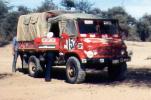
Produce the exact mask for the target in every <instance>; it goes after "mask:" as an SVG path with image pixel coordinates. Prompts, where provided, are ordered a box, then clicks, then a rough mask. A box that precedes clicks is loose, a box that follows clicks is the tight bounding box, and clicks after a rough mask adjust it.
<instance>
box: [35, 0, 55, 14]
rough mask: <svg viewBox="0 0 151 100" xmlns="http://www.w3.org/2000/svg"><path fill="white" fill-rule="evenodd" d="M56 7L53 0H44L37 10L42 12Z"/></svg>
mask: <svg viewBox="0 0 151 100" xmlns="http://www.w3.org/2000/svg"><path fill="white" fill-rule="evenodd" d="M54 9H57V7H56V5H55V4H54V3H53V0H44V2H42V5H41V6H40V7H38V9H37V10H36V11H37V12H44V11H49V10H54Z"/></svg>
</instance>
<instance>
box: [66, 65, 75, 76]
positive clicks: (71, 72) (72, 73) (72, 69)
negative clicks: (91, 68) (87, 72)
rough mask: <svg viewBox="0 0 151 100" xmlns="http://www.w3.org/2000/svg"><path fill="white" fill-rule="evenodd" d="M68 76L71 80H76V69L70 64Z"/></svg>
mask: <svg viewBox="0 0 151 100" xmlns="http://www.w3.org/2000/svg"><path fill="white" fill-rule="evenodd" d="M67 74H68V77H69V78H75V77H76V69H75V66H74V64H69V65H68V67H67Z"/></svg>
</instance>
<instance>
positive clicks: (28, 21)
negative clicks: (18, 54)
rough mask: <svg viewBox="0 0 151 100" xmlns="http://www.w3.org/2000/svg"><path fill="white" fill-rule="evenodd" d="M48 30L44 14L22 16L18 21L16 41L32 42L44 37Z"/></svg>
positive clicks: (48, 25) (45, 14)
mask: <svg viewBox="0 0 151 100" xmlns="http://www.w3.org/2000/svg"><path fill="white" fill-rule="evenodd" d="M49 28H50V24H48V22H47V13H46V12H44V13H33V14H29V15H22V16H20V18H19V21H18V27H17V40H18V41H32V40H34V38H35V37H42V36H45V35H46V34H47V33H48V31H49Z"/></svg>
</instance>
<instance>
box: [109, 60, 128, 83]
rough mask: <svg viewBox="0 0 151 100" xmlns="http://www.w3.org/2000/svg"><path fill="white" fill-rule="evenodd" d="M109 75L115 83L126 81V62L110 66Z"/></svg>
mask: <svg viewBox="0 0 151 100" xmlns="http://www.w3.org/2000/svg"><path fill="white" fill-rule="evenodd" d="M108 75H109V78H110V79H111V80H113V81H121V80H124V79H125V78H126V76H127V64H126V62H124V63H120V64H116V65H111V66H109V67H108Z"/></svg>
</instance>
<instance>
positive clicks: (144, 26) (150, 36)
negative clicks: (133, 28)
mask: <svg viewBox="0 0 151 100" xmlns="http://www.w3.org/2000/svg"><path fill="white" fill-rule="evenodd" d="M137 32H138V33H139V37H140V39H141V40H142V41H146V40H147V41H149V40H151V15H144V16H143V17H142V18H140V20H139V21H138V23H137Z"/></svg>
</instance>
